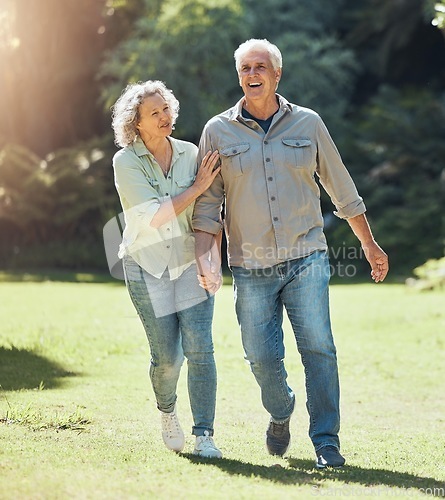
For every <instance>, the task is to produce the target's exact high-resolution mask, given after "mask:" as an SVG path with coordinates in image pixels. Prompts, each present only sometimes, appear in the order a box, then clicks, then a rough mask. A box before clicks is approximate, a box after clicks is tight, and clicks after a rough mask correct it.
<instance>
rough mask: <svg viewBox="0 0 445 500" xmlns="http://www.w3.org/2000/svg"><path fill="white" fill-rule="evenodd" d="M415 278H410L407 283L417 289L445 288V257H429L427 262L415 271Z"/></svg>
mask: <svg viewBox="0 0 445 500" xmlns="http://www.w3.org/2000/svg"><path fill="white" fill-rule="evenodd" d="M413 273H414V274H415V275H416V277H417V279H415V278H408V279H407V280H406V284H407V285H408V286H412V287H414V288H416V289H417V290H434V289H443V288H445V257H442V258H441V259H429V260H427V261H426V262H425V264H423V265H421V266H419V267H416V268H415V269H414V271H413Z"/></svg>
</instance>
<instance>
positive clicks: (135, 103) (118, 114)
mask: <svg viewBox="0 0 445 500" xmlns="http://www.w3.org/2000/svg"><path fill="white" fill-rule="evenodd" d="M154 94H159V95H161V96H162V97H163V98H164V99H165V101H166V103H167V104H168V107H169V108H170V111H171V114H172V124H173V125H174V124H175V122H176V119H177V118H178V114H179V101H178V100H177V99H176V97H175V95H174V94H173V92H172V91H171V90H170V89H168V88H167V87H166V86H165V83H163V82H161V81H159V80H148V81H146V82H138V83H130V84H129V85H127V87H126V88H125V89H124V90H123V92H122V94H121V96H120V97H119V99H118V100H117V101H116V103H115V104H114V106H112V108H111V109H112V118H113V122H112V127H113V130H114V142H115V144H116V145H118V146H120V147H122V148H123V147H125V146H128V145H130V144H131V143H132V142H133V141H134V140H135V139H136V137H137V136H138V135H139V133H138V129H137V128H136V125H137V123H138V121H139V107H140V105H141V104H142V103H143V101H144V99H145V98H146V97H149V96H152V95H154Z"/></svg>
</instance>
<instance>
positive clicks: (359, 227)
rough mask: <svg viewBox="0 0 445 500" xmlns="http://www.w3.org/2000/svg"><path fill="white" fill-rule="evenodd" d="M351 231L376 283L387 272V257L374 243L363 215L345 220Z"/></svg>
mask: <svg viewBox="0 0 445 500" xmlns="http://www.w3.org/2000/svg"><path fill="white" fill-rule="evenodd" d="M347 221H348V224H349V225H350V227H351V229H352V231H353V232H354V234H355V235H356V236H357V238H358V239H359V240H360V243H361V245H362V248H363V251H364V253H365V257H366V260H367V261H368V262H369V265H370V266H371V278H372V279H373V280H374V281H375V282H376V283H378V282H379V281H383V280H384V279H385V277H386V275H387V274H388V271H389V263H388V256H387V255H386V253H385V252H384V251H383V250H382V249H381V248H380V246H379V245H378V244H377V242H376V241H375V239H374V237H373V235H372V232H371V228H370V227H369V224H368V220H367V218H366V215H365V214H361V215H357V216H355V217H351V218H350V219H347Z"/></svg>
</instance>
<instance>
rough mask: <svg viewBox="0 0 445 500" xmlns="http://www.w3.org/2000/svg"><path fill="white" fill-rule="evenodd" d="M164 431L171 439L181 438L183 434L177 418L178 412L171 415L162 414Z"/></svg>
mask: <svg viewBox="0 0 445 500" xmlns="http://www.w3.org/2000/svg"><path fill="white" fill-rule="evenodd" d="M161 420H162V430H163V431H164V432H165V433H166V434H167V435H168V437H169V438H172V437H175V436H179V435H180V434H181V426H180V425H179V420H178V419H177V417H176V412H175V411H174V410H173V411H172V412H171V413H165V412H162V413H161Z"/></svg>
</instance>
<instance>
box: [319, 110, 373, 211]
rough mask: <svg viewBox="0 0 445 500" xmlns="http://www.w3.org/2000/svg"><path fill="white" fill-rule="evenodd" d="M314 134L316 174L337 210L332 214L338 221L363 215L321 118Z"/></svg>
mask: <svg viewBox="0 0 445 500" xmlns="http://www.w3.org/2000/svg"><path fill="white" fill-rule="evenodd" d="M316 134H317V148H318V149H317V174H318V175H319V177H320V182H321V184H322V186H323V187H324V189H325V190H326V192H327V193H328V194H329V196H330V198H331V200H332V203H333V204H334V205H335V207H336V209H337V210H336V211H335V212H334V214H335V215H336V216H337V217H339V218H340V219H350V218H352V217H356V216H357V215H360V214H363V213H364V212H366V207H365V204H364V203H363V199H362V198H361V197H360V196H359V194H358V192H357V188H356V186H355V184H354V181H353V180H352V178H351V176H350V174H349V172H348V170H347V169H346V167H345V165H344V164H343V161H342V159H341V156H340V153H339V152H338V150H337V147H336V146H335V144H334V141H333V140H332V138H331V136H330V134H329V131H328V129H327V128H326V125H325V124H324V123H323V121H322V119H321V118H319V120H318V123H317V131H316Z"/></svg>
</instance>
